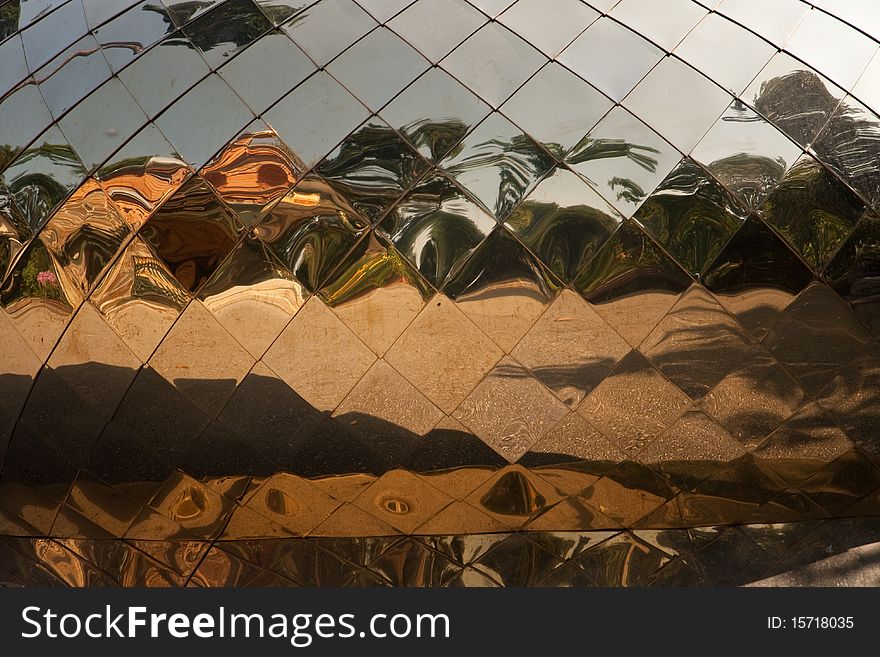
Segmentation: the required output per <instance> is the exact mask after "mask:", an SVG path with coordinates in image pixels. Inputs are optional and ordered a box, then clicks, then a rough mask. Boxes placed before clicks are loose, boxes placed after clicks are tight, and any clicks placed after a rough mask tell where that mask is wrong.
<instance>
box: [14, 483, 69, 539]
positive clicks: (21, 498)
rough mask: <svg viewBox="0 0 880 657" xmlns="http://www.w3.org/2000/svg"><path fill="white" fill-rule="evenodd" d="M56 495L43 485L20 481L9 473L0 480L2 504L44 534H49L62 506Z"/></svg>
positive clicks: (37, 531)
mask: <svg viewBox="0 0 880 657" xmlns="http://www.w3.org/2000/svg"><path fill="white" fill-rule="evenodd" d="M54 497H55V496H54V495H53V494H50V493H49V492H48V491H45V490H43V489H42V487H33V486H29V485H27V484H24V483H20V482H18V481H15V479H14V478H13V477H11V476H9V475H4V477H3V481H2V482H0V504H2V506H3V507H5V508H6V509H7V510H8V511H10V512H12V514H13V515H14V516H16V517H18V518H21V519H22V520H23V521H24V522H25V524H26V525H27V526H29V527H32V528H33V529H34V530H35V533H39V534H41V535H43V536H46V535H48V534H49V530H50V529H51V528H52V523H53V522H54V520H55V515H56V514H57V513H58V509H59V508H60V507H61V503H60V502H59V501H57V500H55V499H54Z"/></svg>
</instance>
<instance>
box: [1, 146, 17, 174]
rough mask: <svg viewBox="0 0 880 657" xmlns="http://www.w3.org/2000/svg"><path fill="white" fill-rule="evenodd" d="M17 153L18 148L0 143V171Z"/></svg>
mask: <svg viewBox="0 0 880 657" xmlns="http://www.w3.org/2000/svg"><path fill="white" fill-rule="evenodd" d="M17 154H18V149H16V148H13V147H12V146H9V145H8V144H0V171H2V170H3V169H5V168H6V165H7V164H9V163H10V162H12V159H13V158H14V157H15V156H16V155H17Z"/></svg>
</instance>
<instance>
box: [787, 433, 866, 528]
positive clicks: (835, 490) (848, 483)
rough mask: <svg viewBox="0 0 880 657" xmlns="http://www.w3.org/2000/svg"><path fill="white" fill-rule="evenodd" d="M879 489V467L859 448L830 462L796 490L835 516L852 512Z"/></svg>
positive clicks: (801, 483)
mask: <svg viewBox="0 0 880 657" xmlns="http://www.w3.org/2000/svg"><path fill="white" fill-rule="evenodd" d="M877 488H880V467H878V466H877V464H876V463H874V462H873V461H872V460H871V459H869V458H868V457H867V456H865V455H864V454H863V453H862V452H860V451H859V450H858V449H853V450H850V451H849V452H847V453H845V454H843V455H842V456H839V457H838V458H837V459H835V460H834V461H832V462H831V463H827V464H826V465H824V466H823V467H822V468H820V469H819V470H817V471H816V473H815V474H814V475H813V476H811V477H809V478H808V479H806V480H804V481H802V482H800V483H799V484H798V485H797V489H798V490H800V491H801V492H803V493H806V494H807V495H808V496H809V497H810V499H812V500H813V501H814V502H815V503H816V504H818V505H819V506H820V507H822V508H823V509H824V510H825V511H826V512H827V513H828V514H830V515H832V516H840V515H842V514H845V513H847V514H848V513H849V512H848V509H849V508H850V507H852V506H853V505H854V504H855V503H856V502H857V501H859V500H860V499H862V498H863V497H865V496H866V495H868V494H869V493H871V492H873V491H874V490H876V489H877Z"/></svg>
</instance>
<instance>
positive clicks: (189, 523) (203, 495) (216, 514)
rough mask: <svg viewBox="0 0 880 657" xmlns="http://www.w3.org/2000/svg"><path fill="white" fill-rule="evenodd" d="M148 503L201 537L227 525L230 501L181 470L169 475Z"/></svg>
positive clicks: (214, 533)
mask: <svg viewBox="0 0 880 657" xmlns="http://www.w3.org/2000/svg"><path fill="white" fill-rule="evenodd" d="M150 506H151V507H152V508H153V509H154V510H156V511H158V512H159V513H161V514H162V515H164V516H165V517H167V518H170V519H171V520H172V521H174V522H176V523H178V524H179V525H180V526H181V527H183V528H184V529H186V530H187V531H188V532H191V533H192V534H194V535H195V536H196V537H200V538H215V537H216V536H218V535H219V534H220V532H221V530H222V529H223V526H224V525H225V524H226V520H227V519H228V517H229V514H230V513H231V512H232V508H233V503H232V501H231V500H228V499H227V498H225V497H223V496H222V495H220V494H218V493H217V492H215V491H213V490H211V489H210V488H208V487H207V486H205V485H204V484H202V483H200V482H198V481H196V480H195V479H193V478H192V477H190V476H188V475H185V474H183V473H182V472H180V471H177V472H175V473H174V474H172V475H171V476H170V477H169V478H168V480H167V481H166V482H165V484H164V485H163V486H162V488H161V489H159V491H158V492H157V493H156V495H155V496H154V497H153V499H152V501H151V502H150Z"/></svg>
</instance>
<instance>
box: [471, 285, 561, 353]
mask: <svg viewBox="0 0 880 657" xmlns="http://www.w3.org/2000/svg"><path fill="white" fill-rule="evenodd" d="M547 301H549V299H546V300H545V299H544V298H543V296H542V295H541V294H540V292H538V291H537V290H535V289H534V286H533V285H531V284H529V283H525V282H521V281H510V282H504V283H498V284H496V285H492V286H486V287H484V288H483V289H481V290H479V291H477V292H474V293H472V294H467V295H464V296H462V297H460V298H459V299H458V301H457V304H458V307H459V308H461V310H463V311H464V312H465V314H467V316H468V317H470V318H471V320H472V321H473V322H474V323H475V324H476V325H477V326H479V327H480V328H481V329H483V331H484V332H485V333H486V334H487V335H488V336H489V337H490V338H492V340H494V341H495V343H496V344H497V345H498V346H499V347H501V348H502V349H504V350H505V351H508V352H509V351H510V350H511V349H513V348H514V347H515V346H516V344H517V343H518V342H519V341H520V339H521V338H522V337H523V336H524V335H525V334H526V333H527V332H528V330H529V329H530V328H531V327H532V325H533V324H534V323H535V321H536V320H537V319H538V317H540V316H541V313H543V312H544V307H545V305H546V303H547Z"/></svg>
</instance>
